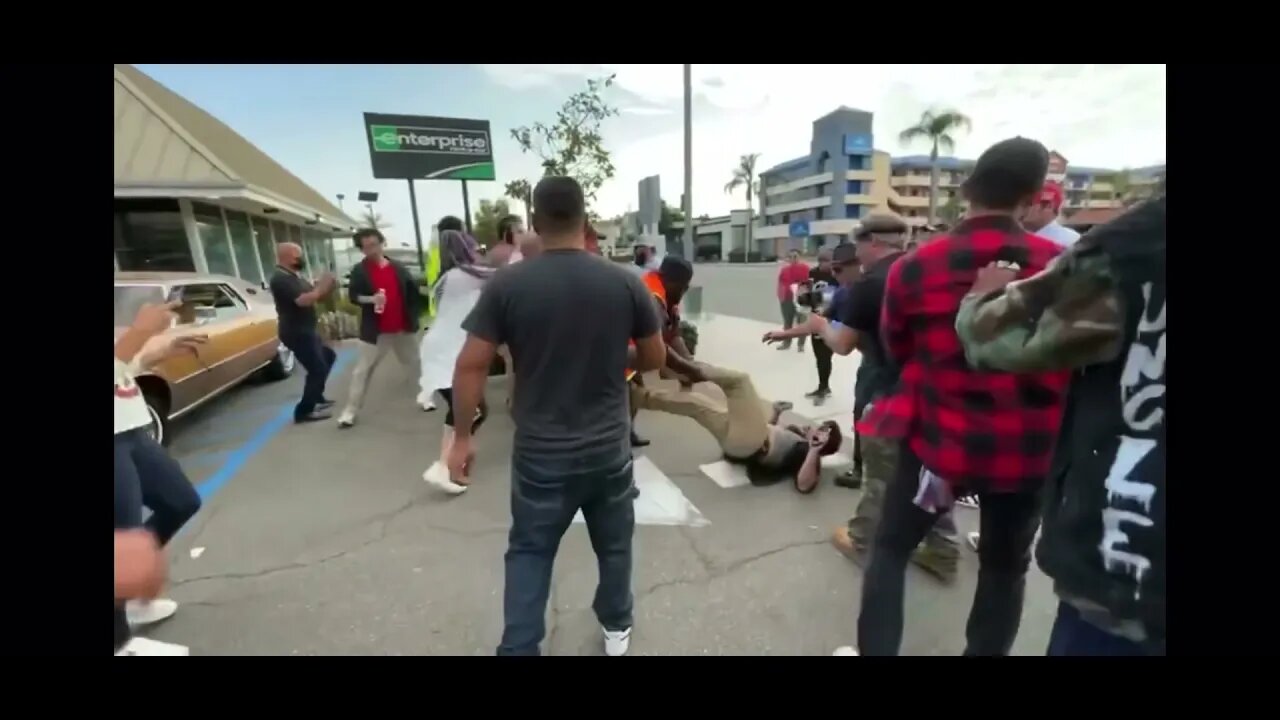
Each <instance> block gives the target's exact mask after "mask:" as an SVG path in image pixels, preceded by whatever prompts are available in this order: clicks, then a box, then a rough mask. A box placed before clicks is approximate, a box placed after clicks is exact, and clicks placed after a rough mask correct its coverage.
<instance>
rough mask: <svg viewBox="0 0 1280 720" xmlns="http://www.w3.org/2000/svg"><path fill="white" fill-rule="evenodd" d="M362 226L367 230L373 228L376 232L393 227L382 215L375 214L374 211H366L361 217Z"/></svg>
mask: <svg viewBox="0 0 1280 720" xmlns="http://www.w3.org/2000/svg"><path fill="white" fill-rule="evenodd" d="M360 224H362V225H364V226H365V227H367V228H373V229H374V230H382V229H384V228H389V227H391V223H389V222H387V221H386V220H383V219H382V215H381V214H380V213H376V212H374V211H373V210H365V211H364V214H362V215H361V216H360Z"/></svg>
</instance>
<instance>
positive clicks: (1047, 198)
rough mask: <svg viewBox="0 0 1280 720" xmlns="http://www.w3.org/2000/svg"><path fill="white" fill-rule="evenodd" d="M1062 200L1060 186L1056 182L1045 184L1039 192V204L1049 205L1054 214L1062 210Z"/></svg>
mask: <svg viewBox="0 0 1280 720" xmlns="http://www.w3.org/2000/svg"><path fill="white" fill-rule="evenodd" d="M1062 199H1063V195H1062V186H1061V185H1059V184H1058V183H1056V182H1053V181H1049V182H1046V183H1045V184H1044V187H1043V188H1041V190H1040V202H1042V203H1049V204H1050V206H1052V207H1053V211H1054V212H1058V211H1059V210H1061V209H1062Z"/></svg>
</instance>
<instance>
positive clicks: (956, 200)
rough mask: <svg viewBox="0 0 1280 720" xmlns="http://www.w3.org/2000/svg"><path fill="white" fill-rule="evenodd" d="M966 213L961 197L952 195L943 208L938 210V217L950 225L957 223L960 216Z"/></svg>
mask: <svg viewBox="0 0 1280 720" xmlns="http://www.w3.org/2000/svg"><path fill="white" fill-rule="evenodd" d="M963 214H964V207H963V206H961V204H960V197H959V196H957V195H952V196H951V197H949V198H947V202H946V203H945V204H943V206H942V209H941V210H939V211H938V217H939V218H941V219H942V221H943V222H945V223H946V224H948V225H955V224H956V223H957V222H960V216H961V215H963Z"/></svg>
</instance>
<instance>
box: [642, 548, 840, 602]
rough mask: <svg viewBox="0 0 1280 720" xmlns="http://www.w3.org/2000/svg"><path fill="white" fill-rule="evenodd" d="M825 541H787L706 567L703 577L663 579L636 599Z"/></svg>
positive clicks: (715, 577)
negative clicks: (718, 565) (715, 567)
mask: <svg viewBox="0 0 1280 720" xmlns="http://www.w3.org/2000/svg"><path fill="white" fill-rule="evenodd" d="M826 543H827V541H826V540H804V541H801V542H794V543H788V544H786V545H782V546H779V547H776V548H771V549H769V550H765V551H764V552H760V553H756V554H755V555H751V556H749V557H745V558H742V559H740V560H735V561H733V562H731V563H729V564H727V565H725V566H724V567H723V568H722V569H719V570H715V569H712V568H711V567H708V573H707V575H706V576H705V577H697V578H677V579H675V580H664V581H663V582H660V583H657V584H656V585H650V586H649V587H647V588H645V589H644V590H642V591H641V592H639V593H637V594H636V600H640V599H642V598H646V597H648V596H650V595H652V594H653V593H655V592H657V591H658V590H663V589H666V588H669V587H675V586H677V585H702V584H706V583H709V582H711V581H712V580H718V579H720V578H723V577H728V576H729V575H732V574H734V573H736V572H738V571H739V570H741V569H743V568H745V567H747V566H748V565H751V564H752V563H754V562H756V561H759V560H763V559H765V558H767V557H772V556H774V555H777V554H779V553H783V552H787V551H788V550H794V549H796V548H803V547H811V546H814V545H825V544H826ZM695 552H699V551H697V550H696V549H695ZM699 559H702V556H701V555H699ZM704 562H705V561H704Z"/></svg>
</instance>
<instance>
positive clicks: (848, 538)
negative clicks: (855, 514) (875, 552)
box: [831, 525, 867, 560]
mask: <svg viewBox="0 0 1280 720" xmlns="http://www.w3.org/2000/svg"><path fill="white" fill-rule="evenodd" d="M831 544H832V545H834V546H835V548H836V549H837V550H839V551H840V554H841V555H844V556H845V557H847V558H849V559H850V560H860V559H861V558H862V556H863V555H865V554H866V551H867V548H866V546H864V545H863V544H861V543H859V542H858V541H857V540H855V539H854V538H853V536H852V535H850V534H849V526H847V525H841V526H840V527H838V528H836V529H835V532H833V533H831Z"/></svg>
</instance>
